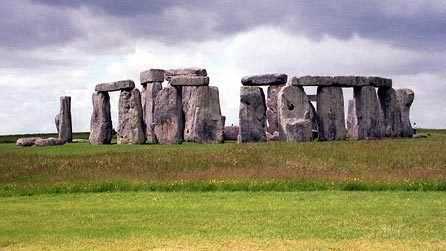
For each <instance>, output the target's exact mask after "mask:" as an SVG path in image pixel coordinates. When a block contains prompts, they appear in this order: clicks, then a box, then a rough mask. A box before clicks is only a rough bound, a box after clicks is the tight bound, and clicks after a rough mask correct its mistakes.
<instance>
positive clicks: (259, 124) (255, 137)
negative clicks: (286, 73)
mask: <svg viewBox="0 0 446 251" xmlns="http://www.w3.org/2000/svg"><path fill="white" fill-rule="evenodd" d="M239 123H240V125H239V129H240V130H239V135H238V142H239V143H248V142H263V141H266V140H267V139H266V133H265V132H266V105H265V94H264V93H263V90H262V88H260V87H255V86H242V87H241V88H240V110H239Z"/></svg>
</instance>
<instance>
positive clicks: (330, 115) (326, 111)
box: [317, 86, 347, 141]
mask: <svg viewBox="0 0 446 251" xmlns="http://www.w3.org/2000/svg"><path fill="white" fill-rule="evenodd" d="M317 120H318V129H319V134H318V135H319V140H320V141H327V140H344V139H345V138H346V135H347V130H346V129H345V114H344V96H343V92H342V88H341V87H334V86H319V87H318V88H317Z"/></svg>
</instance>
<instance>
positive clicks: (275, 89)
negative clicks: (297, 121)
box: [266, 85, 284, 134]
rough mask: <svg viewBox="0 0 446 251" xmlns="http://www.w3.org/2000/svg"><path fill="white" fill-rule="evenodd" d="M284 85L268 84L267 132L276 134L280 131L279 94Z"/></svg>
mask: <svg viewBox="0 0 446 251" xmlns="http://www.w3.org/2000/svg"><path fill="white" fill-rule="evenodd" d="M282 87H284V85H271V86H268V92H267V93H268V96H267V98H266V107H267V110H266V119H267V121H268V126H267V132H269V133H270V134H274V132H276V131H277V132H278V131H279V116H278V114H277V94H278V93H279V91H280V89H281V88H282Z"/></svg>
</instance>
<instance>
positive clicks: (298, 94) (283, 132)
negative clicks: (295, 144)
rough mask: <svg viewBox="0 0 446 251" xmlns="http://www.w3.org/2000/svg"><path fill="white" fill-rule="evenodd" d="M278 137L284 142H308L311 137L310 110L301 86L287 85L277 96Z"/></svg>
mask: <svg viewBox="0 0 446 251" xmlns="http://www.w3.org/2000/svg"><path fill="white" fill-rule="evenodd" d="M277 106H278V112H279V113H278V114H279V135H280V139H281V140H286V141H310V140H311V139H312V137H313V132H312V123H311V118H310V113H311V108H310V102H309V101H308V97H307V94H306V93H305V91H304V89H303V88H302V87H301V86H293V85H287V86H285V87H283V88H282V89H281V90H280V91H279V94H278V99H277Z"/></svg>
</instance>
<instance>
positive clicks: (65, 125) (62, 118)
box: [56, 96, 73, 142]
mask: <svg viewBox="0 0 446 251" xmlns="http://www.w3.org/2000/svg"><path fill="white" fill-rule="evenodd" d="M56 121H57V122H56V124H57V132H58V134H59V139H61V140H62V141H64V142H72V141H73V129H72V124H71V97H68V96H63V97H60V112H59V114H58V115H57V117H56Z"/></svg>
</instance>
